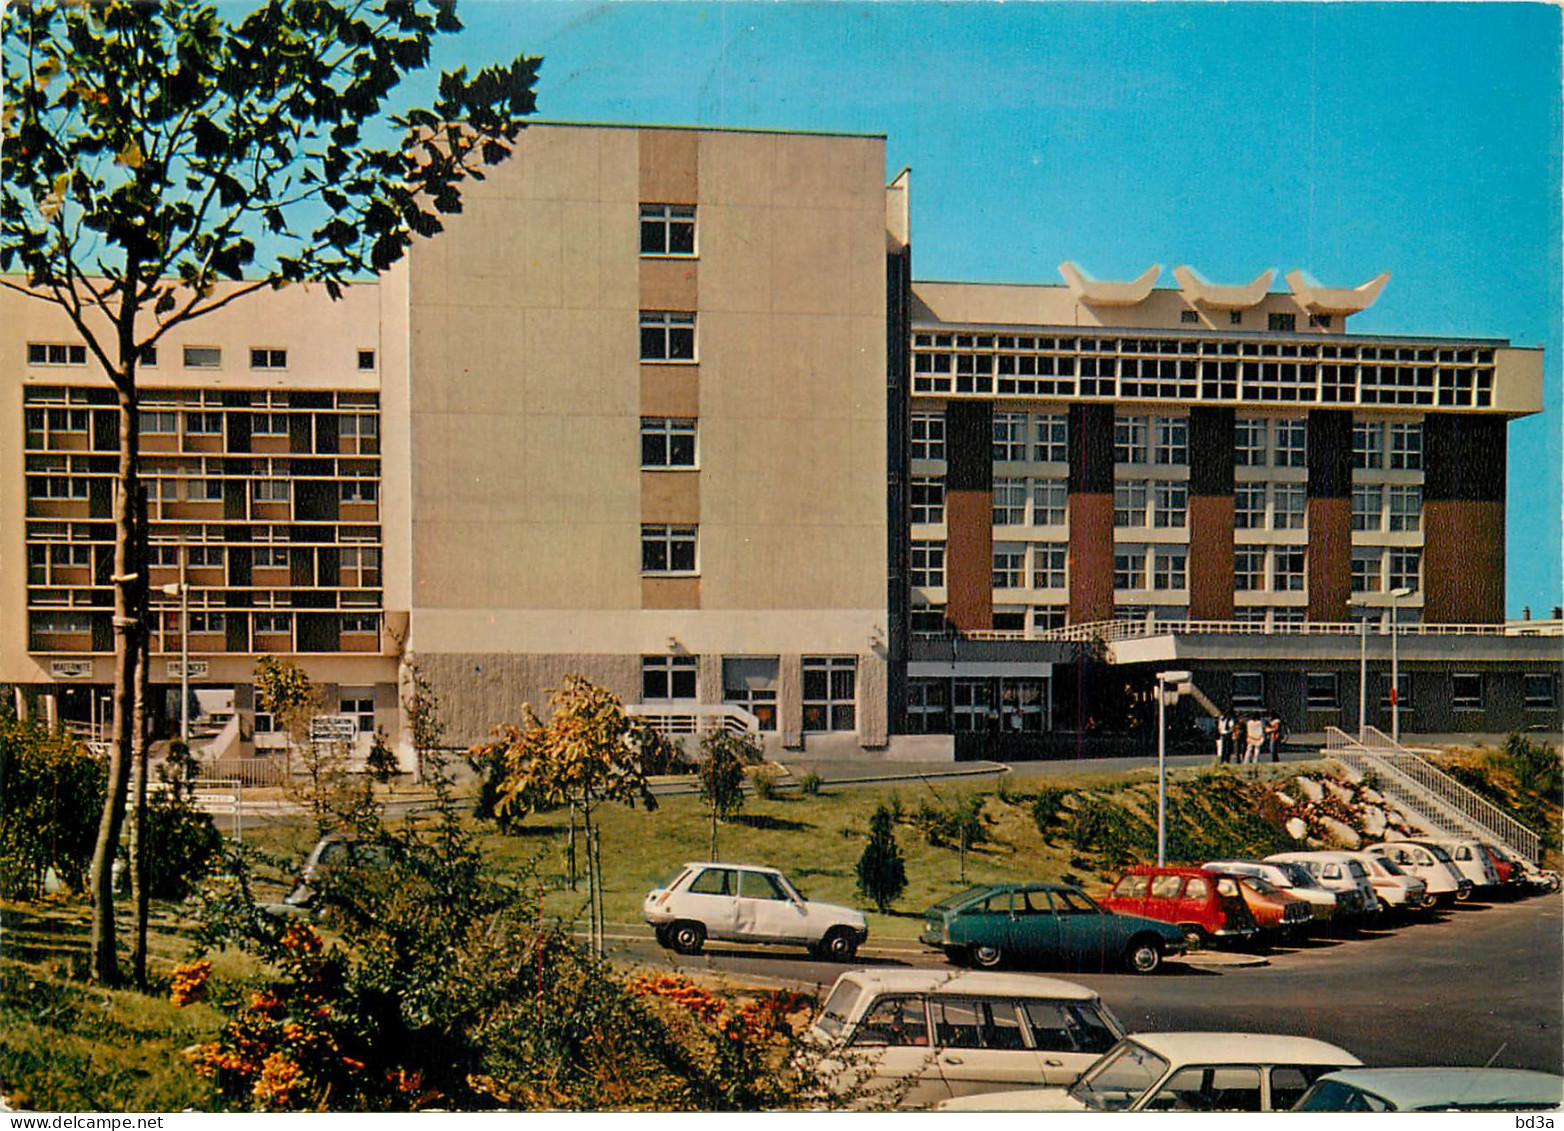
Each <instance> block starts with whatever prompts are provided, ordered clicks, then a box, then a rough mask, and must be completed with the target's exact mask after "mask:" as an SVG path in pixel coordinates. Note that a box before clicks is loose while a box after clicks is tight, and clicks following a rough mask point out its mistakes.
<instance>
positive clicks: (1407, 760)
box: [1325, 727, 1542, 861]
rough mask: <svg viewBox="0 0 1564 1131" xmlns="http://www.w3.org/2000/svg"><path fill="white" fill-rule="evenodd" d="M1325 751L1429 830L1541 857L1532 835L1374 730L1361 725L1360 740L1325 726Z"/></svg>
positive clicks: (1538, 843)
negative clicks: (1368, 779) (1363, 776)
mask: <svg viewBox="0 0 1564 1131" xmlns="http://www.w3.org/2000/svg"><path fill="white" fill-rule="evenodd" d="M1325 752H1326V753H1327V754H1328V755H1329V756H1330V757H1332V758H1334V759H1336V760H1337V761H1338V762H1341V763H1342V764H1344V765H1346V766H1350V767H1351V768H1352V769H1354V770H1356V771H1358V772H1359V773H1362V774H1372V775H1373V776H1374V778H1375V781H1376V788H1377V789H1378V790H1379V792H1380V793H1382V794H1384V795H1385V797H1387V798H1388V799H1390V800H1391V801H1394V802H1395V803H1396V804H1397V805H1398V806H1400V807H1401V808H1402V809H1404V810H1406V812H1407V813H1408V814H1409V815H1410V816H1411V817H1412V818H1413V819H1414V820H1416V821H1418V822H1420V823H1421V824H1423V825H1424V826H1426V827H1427V828H1428V829H1429V831H1430V832H1434V833H1441V834H1444V835H1447V836H1455V837H1460V838H1463V839H1468V838H1469V839H1473V840H1483V841H1493V842H1497V843H1499V844H1502V845H1503V846H1504V847H1505V848H1508V849H1510V850H1512V851H1514V852H1517V853H1519V854H1520V855H1522V856H1524V857H1526V859H1528V860H1532V861H1536V860H1540V859H1541V853H1542V842H1541V840H1540V838H1539V837H1538V836H1537V834H1536V833H1535V832H1533V831H1532V830H1531V829H1529V828H1527V827H1526V826H1525V825H1523V824H1521V823H1520V822H1519V821H1517V820H1516V819H1515V818H1514V817H1512V816H1510V815H1509V814H1508V813H1506V812H1505V811H1504V810H1502V809H1500V808H1499V807H1498V806H1497V805H1494V804H1493V803H1492V802H1490V801H1488V800H1487V799H1486V798H1484V797H1481V796H1479V795H1478V794H1476V793H1474V792H1472V791H1471V790H1470V789H1467V788H1466V786H1464V785H1462V784H1461V783H1460V782H1458V781H1456V780H1455V779H1454V778H1452V777H1451V776H1450V775H1449V774H1447V773H1445V772H1444V771H1443V770H1440V769H1439V768H1437V767H1436V766H1434V765H1433V764H1431V763H1430V762H1429V761H1428V760H1427V759H1425V758H1422V757H1421V756H1419V755H1417V754H1415V753H1413V752H1412V751H1411V750H1408V749H1407V748H1406V747H1405V746H1402V745H1401V744H1400V743H1398V742H1395V741H1393V740H1392V739H1391V738H1390V737H1389V736H1387V735H1386V734H1384V733H1383V732H1381V731H1380V730H1378V729H1377V728H1375V727H1365V728H1364V731H1363V736H1362V737H1361V738H1360V739H1359V738H1353V737H1352V736H1351V735H1349V734H1347V733H1346V732H1345V731H1343V730H1341V729H1339V728H1338V727H1326V728H1325Z"/></svg>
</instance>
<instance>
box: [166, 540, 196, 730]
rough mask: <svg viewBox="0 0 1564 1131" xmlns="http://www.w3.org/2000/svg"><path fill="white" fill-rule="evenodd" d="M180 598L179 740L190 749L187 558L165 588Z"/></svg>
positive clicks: (167, 593) (172, 595) (180, 563)
mask: <svg viewBox="0 0 1564 1131" xmlns="http://www.w3.org/2000/svg"><path fill="white" fill-rule="evenodd" d="M163 592H164V594H165V595H167V596H169V597H178V598H179V740H180V741H181V742H183V743H184V744H185V749H186V750H188V749H189V748H190V586H189V584H188V583H187V582H186V581H185V557H184V555H183V554H181V555H180V557H179V580H178V581H173V582H170V583H169V584H167V585H165V586H163Z"/></svg>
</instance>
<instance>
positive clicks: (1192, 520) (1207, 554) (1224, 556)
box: [1189, 495, 1233, 620]
mask: <svg viewBox="0 0 1564 1131" xmlns="http://www.w3.org/2000/svg"><path fill="white" fill-rule="evenodd" d="M1189 616H1190V619H1191V620H1231V619H1232V617H1233V497H1232V496H1231V495H1191V496H1190V498H1189Z"/></svg>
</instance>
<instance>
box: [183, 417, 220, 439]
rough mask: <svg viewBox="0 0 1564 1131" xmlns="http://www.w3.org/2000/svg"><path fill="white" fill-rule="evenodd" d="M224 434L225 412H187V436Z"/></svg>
mask: <svg viewBox="0 0 1564 1131" xmlns="http://www.w3.org/2000/svg"><path fill="white" fill-rule="evenodd" d="M222 434H223V414H222V413H220V412H187V413H185V435H186V436H221V435H222Z"/></svg>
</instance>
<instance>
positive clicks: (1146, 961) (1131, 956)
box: [1124, 935, 1162, 974]
mask: <svg viewBox="0 0 1564 1131" xmlns="http://www.w3.org/2000/svg"><path fill="white" fill-rule="evenodd" d="M1124 965H1125V966H1126V967H1127V968H1128V969H1129V972H1130V973H1131V974H1154V973H1156V972H1157V970H1158V968H1160V967H1161V965H1162V944H1161V943H1159V942H1157V940H1156V939H1154V938H1151V937H1150V936H1149V935H1148V936H1144V937H1142V938H1137V939H1133V940H1131V942H1130V945H1129V947H1128V949H1126V950H1125V952H1124Z"/></svg>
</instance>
